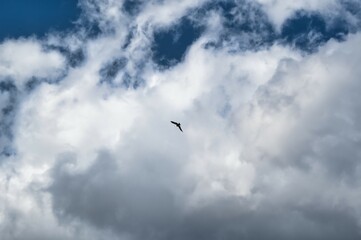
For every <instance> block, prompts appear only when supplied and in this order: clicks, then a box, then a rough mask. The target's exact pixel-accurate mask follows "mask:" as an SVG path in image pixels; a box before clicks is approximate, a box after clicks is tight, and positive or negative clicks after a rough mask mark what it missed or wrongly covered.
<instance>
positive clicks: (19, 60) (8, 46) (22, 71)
mask: <svg viewBox="0 0 361 240" xmlns="http://www.w3.org/2000/svg"><path fill="white" fill-rule="evenodd" d="M0 58H1V62H0V71H1V73H0V78H2V79H3V78H12V79H14V81H15V83H16V85H19V86H22V85H23V84H24V83H25V82H26V81H28V80H29V79H30V78H32V77H35V78H46V79H53V78H55V77H57V76H59V75H60V74H61V70H62V69H63V68H64V58H63V56H62V55H61V54H59V53H58V52H54V51H47V52H46V51H44V50H43V49H42V46H41V43H39V42H37V41H36V40H32V39H30V40H25V39H23V40H16V41H11V40H8V41H6V42H4V43H2V44H1V45H0Z"/></svg>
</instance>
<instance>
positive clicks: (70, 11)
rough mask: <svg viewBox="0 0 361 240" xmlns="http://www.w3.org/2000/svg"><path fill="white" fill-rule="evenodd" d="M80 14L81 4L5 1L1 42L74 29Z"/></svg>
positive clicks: (0, 4) (1, 11) (1, 9)
mask: <svg viewBox="0 0 361 240" xmlns="http://www.w3.org/2000/svg"><path fill="white" fill-rule="evenodd" d="M80 14H81V10H80V8H79V6H78V3H77V1H73V0H50V1H46V0H33V1H26V0H14V1H11V0H2V1H1V2H0V29H1V30H0V40H1V41H2V40H3V39H4V38H19V37H28V36H31V35H36V36H44V34H46V33H49V32H50V31H66V30H68V29H71V28H73V27H74V25H75V21H76V20H77V19H78V18H79V17H80Z"/></svg>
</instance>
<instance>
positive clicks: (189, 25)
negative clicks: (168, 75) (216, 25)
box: [152, 17, 204, 68]
mask: <svg viewBox="0 0 361 240" xmlns="http://www.w3.org/2000/svg"><path fill="white" fill-rule="evenodd" d="M203 31H204V27H203V26H200V25H198V24H197V23H195V22H193V21H192V20H190V19H189V18H187V17H184V18H182V19H181V20H180V21H179V22H178V23H177V24H176V25H174V26H172V27H170V28H168V29H161V30H158V31H156V32H155V33H154V36H153V37H154V39H153V44H152V53H153V61H154V62H156V63H157V64H158V65H159V66H160V67H161V68H167V67H171V66H174V65H176V64H177V63H179V62H180V61H182V59H183V57H184V55H185V53H186V51H187V49H188V47H189V46H190V45H192V43H193V42H194V41H196V40H197V39H198V38H199V37H200V36H201V34H202V32H203Z"/></svg>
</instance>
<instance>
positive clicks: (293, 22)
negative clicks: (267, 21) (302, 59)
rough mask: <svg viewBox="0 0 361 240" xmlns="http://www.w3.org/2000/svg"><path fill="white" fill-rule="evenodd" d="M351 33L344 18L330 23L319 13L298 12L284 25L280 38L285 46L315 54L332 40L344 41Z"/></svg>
mask: <svg viewBox="0 0 361 240" xmlns="http://www.w3.org/2000/svg"><path fill="white" fill-rule="evenodd" d="M349 31H350V29H349V25H348V24H347V22H346V21H344V20H343V19H342V18H336V19H334V20H333V21H332V23H328V22H326V20H325V18H324V17H323V16H322V15H320V14H319V13H316V12H305V11H298V12H296V13H295V14H294V15H293V16H292V17H291V18H290V19H288V20H287V21H286V22H285V23H284V25H283V27H282V31H281V33H280V36H279V38H280V39H281V41H282V42H283V43H285V44H291V45H293V46H295V47H296V48H298V49H301V50H304V51H307V52H313V51H315V50H317V48H318V47H319V46H321V45H322V44H324V43H326V42H327V41H328V40H330V39H335V40H338V41H342V40H343V39H344V37H345V36H346V35H347V34H348V33H349Z"/></svg>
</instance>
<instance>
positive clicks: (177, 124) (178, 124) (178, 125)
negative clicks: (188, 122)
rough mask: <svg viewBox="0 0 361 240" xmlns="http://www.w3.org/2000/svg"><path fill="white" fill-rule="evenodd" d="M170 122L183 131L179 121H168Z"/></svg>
mask: <svg viewBox="0 0 361 240" xmlns="http://www.w3.org/2000/svg"><path fill="white" fill-rule="evenodd" d="M170 122H171V123H173V124H174V125H176V126H177V127H178V128H179V130H181V132H183V130H182V128H181V124H180V123H177V122H173V121H170Z"/></svg>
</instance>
